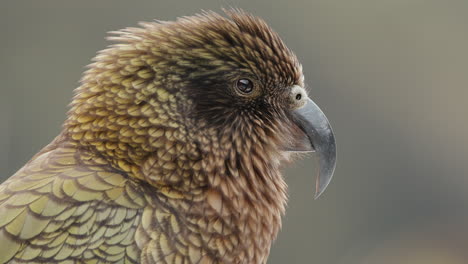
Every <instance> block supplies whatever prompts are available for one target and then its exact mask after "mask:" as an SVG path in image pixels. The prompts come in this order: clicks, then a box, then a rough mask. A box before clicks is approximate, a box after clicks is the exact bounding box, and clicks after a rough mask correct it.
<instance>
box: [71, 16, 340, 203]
mask: <svg viewBox="0 0 468 264" xmlns="http://www.w3.org/2000/svg"><path fill="white" fill-rule="evenodd" d="M226 13H227V15H228V18H225V17H223V16H221V15H218V14H216V13H214V12H205V13H203V14H201V15H196V16H191V17H183V18H180V19H178V20H177V21H175V22H152V23H141V27H140V28H128V29H125V30H122V31H118V32H113V33H114V35H115V36H112V37H110V39H111V40H114V41H117V42H118V44H115V45H112V46H110V47H109V48H108V49H106V50H103V51H101V52H100V53H99V54H98V55H97V56H96V58H95V62H94V63H93V64H91V65H90V68H89V70H88V71H87V72H86V73H85V75H84V77H83V79H82V85H81V86H80V87H79V88H78V89H77V91H76V96H75V97H74V99H73V102H72V108H71V110H70V112H69V118H68V120H67V121H66V124H65V130H66V132H67V133H68V134H69V135H70V136H71V138H73V140H75V141H77V142H79V143H80V144H83V145H87V146H92V147H93V148H94V149H96V150H97V151H99V152H100V153H102V154H104V156H105V157H107V158H108V159H109V160H110V161H112V162H113V163H115V164H116V165H117V166H119V168H121V169H124V170H126V171H128V172H132V173H134V174H145V171H149V170H151V171H152V172H151V174H153V175H156V174H157V175H169V174H173V173H170V172H171V171H174V170H181V171H182V174H184V173H187V174H186V175H190V174H193V171H194V168H196V169H199V170H210V171H214V172H216V171H218V170H222V169H221V167H223V169H224V170H226V169H227V170H228V171H231V174H234V175H236V174H237V172H236V170H237V169H238V168H239V167H241V168H244V171H246V172H247V173H249V172H251V173H252V174H262V172H261V171H260V172H259V171H257V170H259V167H260V168H263V169H264V170H268V169H269V168H277V166H276V164H275V163H279V161H280V160H281V157H284V156H285V154H286V153H291V152H298V151H300V152H303V151H313V150H315V151H316V152H317V153H318V156H319V160H320V169H321V172H320V176H319V178H318V183H317V190H316V193H317V195H319V194H320V193H321V192H323V190H324V189H325V187H326V186H327V184H328V183H329V181H330V178H331V176H332V174H333V170H334V167H335V142H334V137H333V133H332V131H331V128H330V125H329V123H328V121H327V119H326V118H325V116H324V115H323V113H322V112H321V110H320V109H319V108H318V107H317V105H315V103H314V102H313V101H312V100H311V99H309V97H308V95H307V92H306V90H305V89H304V77H303V74H302V67H301V65H300V63H299V62H298V60H297V58H296V56H295V55H294V54H293V52H291V51H290V50H289V49H288V48H287V47H286V46H285V44H284V43H283V42H282V40H281V39H280V37H279V36H278V34H276V33H275V32H274V31H272V29H271V28H270V27H269V26H268V25H267V24H266V23H265V22H264V21H263V20H261V19H259V18H257V17H254V16H252V15H250V14H247V13H245V12H243V11H239V10H230V11H227V12H226ZM208 153H209V154H208ZM204 156H209V157H208V158H207V160H208V161H207V160H205V161H203V159H204ZM246 163H247V165H246ZM272 164H274V165H272ZM200 167H201V168H200ZM139 168H143V170H142V171H143V173H141V170H140V169H139ZM196 169H195V170H196ZM260 170H261V169H260ZM263 173H265V172H263ZM146 174H148V173H146ZM184 175H185V174H184ZM152 177H153V179H150V180H149V181H153V182H154V183H155V184H160V185H161V184H162V185H165V184H167V182H168V181H170V180H168V179H166V178H164V179H163V178H161V177H162V176H152ZM154 177H156V178H154ZM168 177H169V176H168ZM187 177H188V176H187ZM140 178H145V176H144V175H143V176H140ZM146 178H147V177H146ZM146 180H148V179H146ZM184 181H185V180H184V179H174V184H179V185H180V184H183V183H182V182H184ZM190 181H191V182H193V179H190Z"/></svg>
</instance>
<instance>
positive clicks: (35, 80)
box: [0, 0, 468, 264]
mask: <svg viewBox="0 0 468 264" xmlns="http://www.w3.org/2000/svg"><path fill="white" fill-rule="evenodd" d="M228 6H237V7H241V8H244V9H246V10H248V11H251V12H253V13H255V14H256V15H259V16H261V17H263V18H264V19H266V20H267V22H268V23H269V24H270V25H271V26H272V27H273V28H275V29H276V31H278V32H279V33H280V35H281V36H282V37H283V39H284V40H285V42H286V43H287V44H288V46H289V47H290V48H291V49H293V50H294V51H295V52H296V54H297V55H298V57H299V58H300V60H301V62H302V64H303V66H304V71H305V75H306V81H307V84H308V86H309V87H310V89H311V97H313V98H314V99H315V101H316V102H318V104H319V105H320V106H321V107H322V109H323V110H324V111H325V113H326V114H327V116H328V118H329V119H330V120H331V122H332V125H333V127H334V129H335V132H336V137H337V141H338V154H339V156H338V166H337V169H336V174H335V178H334V180H333V181H332V183H331V185H330V186H329V188H328V190H327V191H326V192H325V194H324V195H323V196H322V197H320V199H319V200H316V201H314V200H313V189H314V176H315V175H314V174H315V171H316V167H315V166H316V165H315V162H314V159H313V157H311V158H308V159H305V160H302V161H300V162H298V163H296V164H295V165H294V166H292V167H290V168H288V169H287V170H286V171H285V177H286V180H287V182H288V184H289V187H290V188H289V189H290V190H289V192H290V202H289V207H288V211H287V215H286V216H285V218H284V226H283V229H282V232H281V233H280V235H279V237H278V240H277V241H276V243H275V244H274V247H273V249H272V253H271V257H270V259H269V263H311V264H314V263H320V264H376V263H377V264H387V263H388V264H390V263H391V264H406V263H408V264H419V263H421V264H422V263H424V264H433V263H434V264H436V263H437V264H461V263H468V250H467V249H468V221H467V220H468V178H467V172H468V159H467V154H468V139H467V137H468V122H467V115H468V108H467V104H468V103H467V100H468V27H467V25H468V1H466V0H445V1H439V0H377V1H376V0H351V1H350V0H290V1H284V0H265V1H252V0H204V1H181V0H153V1H123V0H100V1H91V0H86V1H84V0H81V1H59V0H57V1H49V0H41V1H22V0H16V1H2V2H1V3H0V25H1V26H0V91H1V93H0V180H1V181H3V180H4V179H6V178H7V177H9V176H10V175H11V174H13V173H14V172H15V171H16V170H18V169H19V168H20V167H21V166H22V165H23V164H24V163H25V162H26V161H28V160H29V158H30V157H31V156H32V155H33V154H34V153H36V152H37V151H38V150H40V149H41V147H43V146H44V145H46V144H47V143H48V142H49V141H51V140H52V139H53V138H54V137H55V135H57V134H58V133H59V131H60V126H61V123H62V122H63V120H64V119H65V112H66V110H67V104H68V103H69V101H70V98H71V96H72V90H73V89H74V88H75V87H77V86H78V80H79V78H80V76H81V73H82V72H83V70H84V66H85V65H87V64H88V63H89V62H90V59H91V58H92V57H93V56H94V55H95V52H96V51H98V50H100V49H103V48H104V47H106V45H108V44H109V43H108V42H106V41H105V39H104V37H105V36H106V32H107V31H110V30H117V29H120V28H123V27H126V26H135V25H137V22H138V21H149V20H152V19H161V20H173V19H174V18H175V17H177V16H182V15H191V14H194V13H196V12H199V11H200V10H201V9H213V10H218V11H219V10H220V8H221V7H228ZM0 217H1V216H0Z"/></svg>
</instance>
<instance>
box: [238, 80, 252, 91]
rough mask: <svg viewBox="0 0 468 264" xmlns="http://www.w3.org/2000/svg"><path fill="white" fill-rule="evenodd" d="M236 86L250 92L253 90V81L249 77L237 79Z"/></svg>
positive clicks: (240, 89)
mask: <svg viewBox="0 0 468 264" xmlns="http://www.w3.org/2000/svg"><path fill="white" fill-rule="evenodd" d="M236 88H237V89H238V90H239V91H241V92H243V93H246V94H248V93H251V92H252V91H253V82H252V81H251V80H249V79H239V80H237V83H236Z"/></svg>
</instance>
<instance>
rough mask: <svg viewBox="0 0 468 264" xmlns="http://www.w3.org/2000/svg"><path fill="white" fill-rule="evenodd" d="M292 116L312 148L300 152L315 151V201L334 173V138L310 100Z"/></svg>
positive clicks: (322, 116)
mask: <svg viewBox="0 0 468 264" xmlns="http://www.w3.org/2000/svg"><path fill="white" fill-rule="evenodd" d="M293 115H294V117H295V119H296V123H297V125H298V126H299V127H300V128H301V129H302V131H303V132H304V133H305V135H307V137H308V140H309V142H308V143H310V145H311V146H312V148H311V149H310V148H309V149H302V150H301V151H304V150H305V151H313V150H315V152H317V155H318V158H319V175H318V176H317V179H316V186H315V199H317V198H318V197H319V196H320V195H321V194H322V193H323V192H324V191H325V189H326V188H327V186H328V184H329V183H330V181H331V179H332V177H333V172H334V171H335V166H336V144H335V136H334V134H333V130H332V128H331V126H330V122H328V119H327V117H326V116H325V114H324V113H323V112H322V110H320V108H319V107H318V106H317V105H316V104H315V103H314V101H312V100H311V99H310V98H307V102H306V104H305V105H304V106H303V107H301V108H299V109H297V110H295V111H294V112H293ZM300 140H301V141H302V139H300Z"/></svg>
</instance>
